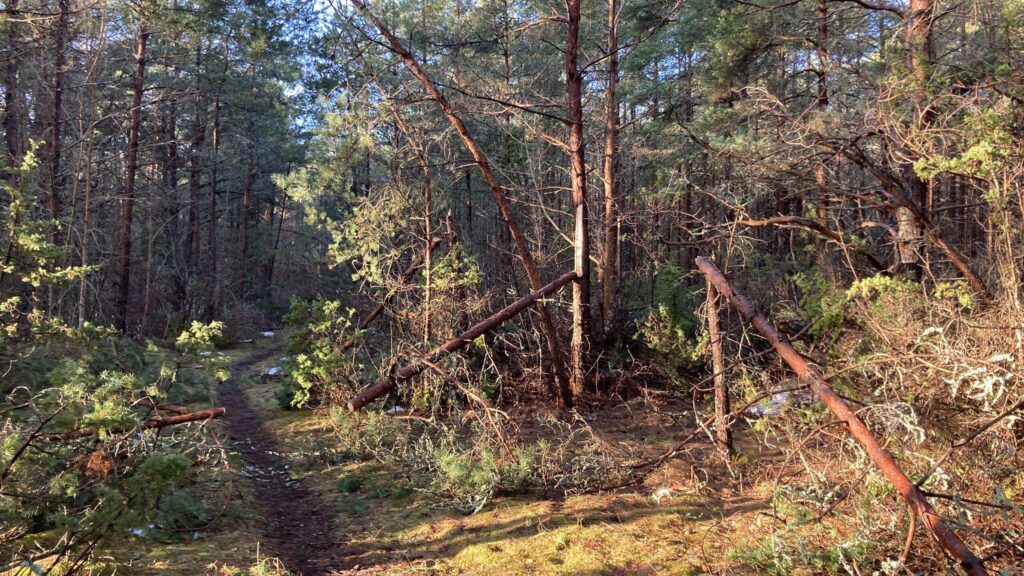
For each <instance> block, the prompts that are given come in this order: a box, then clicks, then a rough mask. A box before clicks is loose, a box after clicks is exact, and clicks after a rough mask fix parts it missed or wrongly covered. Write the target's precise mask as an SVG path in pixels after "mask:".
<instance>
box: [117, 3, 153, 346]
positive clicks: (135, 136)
mask: <svg viewBox="0 0 1024 576" xmlns="http://www.w3.org/2000/svg"><path fill="white" fill-rule="evenodd" d="M148 5H149V4H148V3H143V5H142V6H140V7H139V33H138V38H137V40H136V45H135V75H134V83H133V88H132V108H131V121H130V123H129V126H128V155H127V158H126V159H125V177H124V197H123V198H122V199H121V233H120V242H119V243H120V245H121V253H120V258H119V262H118V265H119V268H120V276H121V278H120V283H119V284H118V294H117V319H116V322H117V328H118V329H119V330H120V331H121V332H122V333H124V332H127V330H128V308H129V304H130V302H129V298H128V294H129V293H130V290H131V257H132V217H133V210H134V209H135V176H136V172H137V171H138V165H139V127H140V125H141V124H142V92H143V88H144V84H145V80H146V42H147V41H148V40H149V34H150V32H149V27H148V22H147V21H146V17H147V14H146V10H147V7H148Z"/></svg>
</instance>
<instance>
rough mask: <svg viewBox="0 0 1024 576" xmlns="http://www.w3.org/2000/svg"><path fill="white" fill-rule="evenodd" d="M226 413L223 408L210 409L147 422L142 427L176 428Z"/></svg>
mask: <svg viewBox="0 0 1024 576" xmlns="http://www.w3.org/2000/svg"><path fill="white" fill-rule="evenodd" d="M224 413H225V410H224V408H223V407H221V408H208V409H206V410H197V411H196V412H189V413H187V414H178V415H176V416H168V417H167V418H154V419H152V420H147V421H146V423H145V424H143V425H142V427H143V428H147V429H149V428H163V427H165V426H174V425H175V424H185V423H186V422H198V421H200V420H213V419H214V418H220V417H221V416H223V415H224Z"/></svg>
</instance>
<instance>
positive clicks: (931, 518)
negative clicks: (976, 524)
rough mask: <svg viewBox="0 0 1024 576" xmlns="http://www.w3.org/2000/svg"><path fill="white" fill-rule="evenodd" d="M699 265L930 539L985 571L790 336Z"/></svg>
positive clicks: (700, 261) (974, 570)
mask: <svg viewBox="0 0 1024 576" xmlns="http://www.w3.org/2000/svg"><path fill="white" fill-rule="evenodd" d="M697 267H698V268H700V271H701V272H703V273H704V276H705V277H706V278H707V279H708V282H710V283H711V284H713V285H714V286H715V288H716V289H717V290H718V291H719V292H720V293H721V294H722V295H723V296H725V298H726V299H727V300H728V301H729V302H730V303H732V305H733V306H734V307H735V308H736V310H737V311H738V312H739V313H740V315H741V316H743V319H744V320H746V321H747V322H749V323H750V324H751V325H752V326H753V327H754V328H755V329H757V331H758V332H760V333H761V335H762V336H764V338H765V339H766V340H768V342H769V343H770V344H771V345H772V347H773V348H775V351H776V352H778V354H779V356H780V357H781V358H782V359H783V360H784V361H785V362H786V364H788V365H789V367H790V368H791V369H792V370H793V371H794V372H796V375H797V377H799V379H800V381H801V382H803V383H804V384H807V385H808V386H809V387H810V389H811V392H813V393H814V395H815V397H817V398H818V400H820V401H821V403H822V404H824V405H825V406H826V407H827V408H828V409H829V410H830V411H831V412H832V414H834V415H835V416H836V418H838V419H839V420H841V421H842V422H844V423H845V424H846V427H847V429H848V430H849V431H850V435H851V436H853V438H854V440H856V441H857V443H858V444H860V445H861V447H862V448H863V449H864V452H865V453H866V454H867V456H868V458H870V459H871V461H872V462H873V463H874V464H875V466H877V467H878V469H879V470H880V471H881V472H882V474H884V475H885V477H886V478H888V479H889V482H891V483H892V485H893V487H894V488H896V492H897V493H899V495H900V496H901V497H903V499H904V500H905V501H906V502H907V504H909V505H910V508H911V509H912V510H913V511H914V513H915V514H917V516H918V518H920V520H921V522H922V523H923V524H924V526H925V528H927V530H928V532H929V533H930V534H931V535H932V537H933V538H934V539H935V540H936V541H937V542H939V544H941V545H942V547H943V548H944V549H945V550H946V551H947V552H948V553H949V554H950V555H952V556H953V557H954V558H956V559H957V560H959V561H960V565H961V566H962V567H963V568H964V570H966V571H967V573H968V574H971V575H972V576H982V575H984V574H985V573H986V572H985V568H984V565H983V563H982V561H981V559H980V558H978V557H977V556H975V555H974V553H973V552H971V551H970V550H969V549H968V548H967V545H966V544H964V542H963V540H961V539H960V537H959V536H957V534H956V533H955V532H953V531H952V530H951V529H950V528H949V526H947V525H946V523H945V522H943V521H942V519H941V518H940V517H939V515H938V513H937V512H936V511H935V508H933V507H932V505H931V504H930V503H929V502H928V500H927V499H926V498H925V496H924V494H922V493H921V491H920V490H919V489H918V488H917V486H915V485H914V483H913V482H911V481H910V479H909V478H907V475H906V474H904V473H903V471H902V470H901V469H900V467H899V465H898V464H897V463H896V460H895V459H894V458H893V457H892V455H891V454H889V452H888V451H887V450H886V449H885V448H883V447H882V446H881V444H879V443H878V440H876V439H875V436H874V435H873V434H872V433H871V431H870V430H869V429H868V427H867V426H865V425H864V422H863V421H862V420H861V419H860V417H859V416H857V413H856V412H854V411H853V410H852V409H851V408H850V407H849V405H847V404H846V402H844V401H843V399H842V398H840V397H839V395H838V394H836V392H835V390H833V389H832V387H831V386H829V385H828V383H827V382H826V381H825V378H824V377H823V376H822V374H821V373H820V372H818V371H817V370H816V369H814V368H812V367H811V366H810V365H809V364H807V361H806V360H804V358H803V356H801V355H800V353H799V352H797V351H796V349H795V348H793V346H792V345H791V344H790V343H789V340H788V339H787V338H786V337H785V336H784V335H782V334H781V333H780V332H779V331H778V329H776V328H775V326H773V325H772V323H771V322H769V321H768V318H766V317H765V316H764V314H762V313H761V312H760V311H759V310H758V309H757V308H755V307H754V305H753V304H751V303H750V300H748V299H747V297H746V296H744V295H743V294H741V293H739V292H738V291H736V290H735V289H734V288H733V287H732V286H730V285H729V281H728V280H726V279H725V276H723V275H722V273H721V272H719V270H718V268H716V267H715V265H714V264H712V263H711V262H710V261H708V260H706V259H704V258H703V257H697Z"/></svg>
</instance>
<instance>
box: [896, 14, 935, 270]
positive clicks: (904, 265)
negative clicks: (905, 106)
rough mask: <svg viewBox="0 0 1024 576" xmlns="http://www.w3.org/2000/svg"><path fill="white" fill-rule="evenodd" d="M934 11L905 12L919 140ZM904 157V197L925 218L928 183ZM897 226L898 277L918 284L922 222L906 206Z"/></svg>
mask: <svg viewBox="0 0 1024 576" xmlns="http://www.w3.org/2000/svg"><path fill="white" fill-rule="evenodd" d="M933 9H934V6H933V4H932V0H910V9H909V11H907V12H906V20H907V51H908V53H909V54H908V56H909V59H910V74H911V81H912V82H913V86H912V92H913V101H914V120H913V125H914V126H913V128H914V133H915V136H916V137H918V138H921V135H922V134H923V133H925V132H927V131H928V129H929V128H930V127H931V124H932V119H933V114H932V112H931V108H930V106H929V102H928V92H929V89H928V82H929V78H930V76H931V70H930V69H931V64H932V59H933V55H934V51H933V49H932V12H933ZM905 156H906V157H907V160H906V161H904V162H903V163H902V165H901V166H900V174H901V177H902V180H903V189H904V194H905V195H907V196H908V197H909V199H910V200H911V201H912V202H913V203H915V204H916V205H917V206H918V208H919V209H920V211H921V212H922V213H923V214H924V215H925V216H928V210H927V199H928V183H927V182H925V181H924V180H922V179H921V177H920V176H918V175H917V172H916V171H914V165H913V162H914V160H915V159H916V156H917V154H916V152H915V151H913V150H907V151H906V153H905ZM896 223H897V235H896V236H897V255H898V258H899V261H898V262H897V273H899V274H901V275H904V276H908V277H910V278H913V279H914V280H920V279H921V275H922V272H923V269H922V266H923V263H922V254H921V246H922V237H923V234H922V226H921V225H922V222H921V221H920V220H919V219H918V218H916V217H915V216H914V214H912V213H910V210H909V209H908V208H907V207H906V206H900V207H898V208H897V209H896Z"/></svg>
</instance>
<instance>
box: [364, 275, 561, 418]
mask: <svg viewBox="0 0 1024 576" xmlns="http://www.w3.org/2000/svg"><path fill="white" fill-rule="evenodd" d="M575 279H576V272H575V271H573V272H566V273H565V274H562V275H561V276H559V277H558V278H557V279H555V280H554V281H553V282H551V283H550V284H548V285H546V286H543V287H542V288H541V289H540V290H537V291H536V292H531V293H530V294H528V295H526V296H523V297H522V298H520V299H519V300H516V301H515V302H513V303H512V304H509V305H508V306H506V307H505V308H502V309H501V310H499V311H498V312H495V313H494V314H492V315H491V316H489V317H487V319H485V320H483V321H482V322H479V323H478V324H476V325H474V326H472V327H470V328H469V330H466V331H465V332H463V333H462V334H459V335H458V336H456V337H455V338H452V339H451V340H449V341H447V342H445V343H444V344H443V345H441V346H440V347H438V348H435V349H434V350H433V351H432V352H430V353H429V354H427V355H426V356H424V357H423V360H421V361H417V362H414V363H412V364H410V365H408V366H406V367H405V368H402V369H401V370H399V371H398V372H396V373H394V374H392V375H388V376H384V377H382V378H380V379H379V380H377V382H376V383H374V384H373V385H372V386H370V387H369V388H366V389H365V390H363V391H362V392H360V393H359V394H357V395H356V396H355V397H354V398H352V399H351V400H349V401H348V409H349V410H351V411H356V410H359V409H360V408H362V407H363V406H366V405H367V404H369V403H370V402H373V401H374V400H375V399H377V398H379V397H381V396H383V395H384V394H387V393H388V391H389V390H391V389H392V388H394V387H395V386H396V385H397V384H398V383H400V382H404V381H406V380H409V379H410V378H412V377H414V376H416V375H418V374H420V373H421V372H423V371H424V370H426V369H427V368H428V367H429V364H437V363H438V362H440V361H441V360H443V359H444V358H445V357H446V356H448V355H449V354H451V353H452V352H455V351H456V350H459V349H460V348H462V347H463V346H465V345H466V344H468V343H470V342H472V341H473V340H475V339H477V338H479V337H480V336H483V335H484V334H486V333H487V332H489V331H491V330H493V329H495V328H497V327H498V326H500V325H502V324H503V323H504V322H505V321H507V320H508V319H510V318H512V317H513V316H515V315H517V314H519V313H520V312H522V311H523V310H526V309H527V308H529V307H530V306H533V305H534V304H536V303H537V302H539V301H540V299H541V298H544V297H545V296H548V295H550V294H552V293H554V292H557V291H558V289H559V288H561V287H562V286H565V285H566V284H568V283H569V282H572V281H573V280H575Z"/></svg>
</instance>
